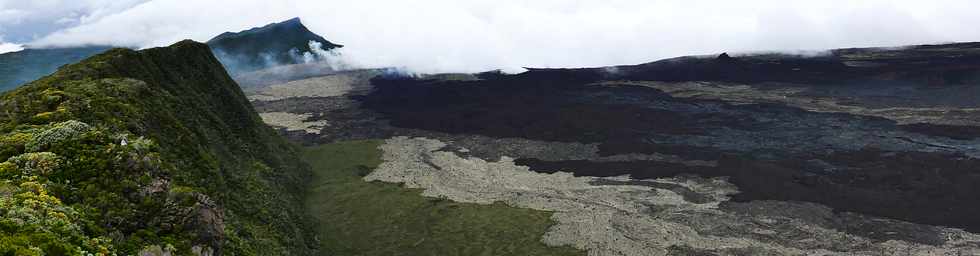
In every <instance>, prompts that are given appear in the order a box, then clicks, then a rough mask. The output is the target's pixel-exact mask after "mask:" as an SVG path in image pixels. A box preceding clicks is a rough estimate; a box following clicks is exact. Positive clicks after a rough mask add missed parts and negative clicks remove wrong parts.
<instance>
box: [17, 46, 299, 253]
mask: <svg viewBox="0 0 980 256" xmlns="http://www.w3.org/2000/svg"><path fill="white" fill-rule="evenodd" d="M0 110H2V111H0V132H2V133H3V134H4V135H3V137H2V139H0V157H2V158H3V159H7V160H6V162H4V163H2V164H0V178H2V180H3V183H2V184H0V195H3V197H2V201H0V204H3V205H4V206H5V207H2V208H0V209H2V210H0V226H2V228H0V234H2V235H4V236H8V237H13V238H15V239H10V240H9V242H7V241H5V244H2V245H0V254H4V253H6V252H8V251H11V252H12V251H18V250H21V251H31V250H34V251H37V250H40V251H44V252H46V253H48V254H59V253H66V254H75V252H79V251H87V252H101V253H112V252H118V253H120V254H135V253H137V252H140V251H143V252H154V251H156V252H166V251H171V252H177V253H181V254H185V253H191V252H198V253H207V252H208V251H210V252H214V253H219V254H221V253H228V254H232V255H283V254H288V255H304V254H312V253H313V252H314V249H315V248H314V247H315V241H314V235H313V234H312V231H311V230H310V229H309V227H310V226H311V225H308V224H309V223H308V221H309V219H308V218H307V217H306V215H304V213H303V210H302V205H301V202H302V193H303V189H304V187H305V180H307V178H308V176H309V169H308V167H306V166H305V165H304V164H302V162H301V161H299V159H298V158H297V156H298V154H297V152H296V149H295V148H294V147H293V146H292V145H290V144H288V143H287V142H285V141H283V140H282V139H281V138H279V137H278V136H276V135H275V133H274V131H273V130H271V129H270V128H268V127H267V126H265V125H264V124H262V122H261V120H260V118H259V117H258V115H257V114H256V113H255V111H254V110H253V109H252V107H251V105H250V104H249V103H248V101H247V99H246V98H245V97H244V95H243V94H242V92H241V90H240V89H239V87H238V85H237V84H236V83H235V82H234V81H233V80H232V79H231V78H230V77H229V76H228V74H227V73H226V72H225V70H224V69H223V68H222V66H221V64H220V63H219V62H218V60H217V59H216V58H215V57H214V56H213V55H212V54H211V51H210V49H209V48H208V46H207V45H205V44H201V43H196V42H192V41H183V42H179V43H177V44H174V45H172V46H170V47H163V48H153V49H147V50H142V51H132V50H127V49H114V50H110V51H108V52H105V53H103V54H100V55H97V56H94V57H92V58H89V59H86V60H84V61H82V62H80V63H78V64H73V65H69V66H66V67H64V68H62V69H61V70H59V71H58V72H56V73H55V74H52V75H50V76H47V77H44V78H42V79H40V80H37V81H35V82H32V83H30V84H27V85H25V86H23V87H21V88H18V89H16V90H14V91H10V92H7V93H5V94H3V95H2V96H0ZM37 198H41V199H37ZM35 202H43V204H44V205H45V206H46V207H48V208H50V210H46V211H41V212H33V213H31V212H29V211H26V210H24V211H20V210H17V209H19V208H17V207H15V206H19V207H21V208H24V209H28V208H33V209H38V208H37V207H28V206H29V205H31V204H34V203H35ZM8 206H9V207H8ZM46 209H47V208H46ZM52 213H58V214H52ZM51 216H54V217H51ZM55 217H56V218H55ZM24 220H40V221H24ZM52 227H58V228H52ZM42 231H43V232H42ZM37 233H43V234H45V235H35V234H37Z"/></svg>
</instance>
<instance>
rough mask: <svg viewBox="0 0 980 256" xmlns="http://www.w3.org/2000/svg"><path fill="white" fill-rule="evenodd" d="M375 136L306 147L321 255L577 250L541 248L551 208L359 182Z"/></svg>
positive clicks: (374, 150)
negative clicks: (487, 202) (445, 196)
mask: <svg viewBox="0 0 980 256" xmlns="http://www.w3.org/2000/svg"><path fill="white" fill-rule="evenodd" d="M381 143H382V141H380V140H368V141H352V142H341V143H334V144H328V145H321V146H316V147H311V148H308V149H307V150H306V151H305V153H304V156H303V158H304V159H306V161H307V162H309V163H310V165H311V166H312V168H313V172H314V175H315V178H314V181H313V183H312V186H311V191H310V194H309V197H308V199H307V209H308V210H309V211H310V213H311V214H312V215H313V216H314V217H315V218H317V219H318V220H319V227H318V231H319V235H320V236H319V238H320V241H321V246H322V253H323V254H324V255H584V254H585V253H584V252H582V251H579V250H575V249H573V248H571V247H549V246H547V245H545V244H543V243H542V242H541V241H540V240H541V236H542V235H544V233H545V232H546V231H547V229H548V227H549V226H551V225H552V224H554V223H553V222H552V220H551V213H549V212H542V211H536V210H530V209H519V208H513V207H509V206H506V205H503V204H493V205H480V204H467V203H456V202H452V201H448V200H442V199H437V198H428V197H423V196H421V195H420V193H421V192H422V191H421V190H420V189H408V188H404V187H402V186H400V185H398V184H390V183H381V182H365V181H364V180H362V177H363V176H364V175H366V174H367V173H369V172H370V170H373V169H374V168H375V167H377V166H378V165H379V164H381V150H379V149H378V146H379V145H380V144H381Z"/></svg>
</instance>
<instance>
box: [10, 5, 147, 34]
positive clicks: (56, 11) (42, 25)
mask: <svg viewBox="0 0 980 256" xmlns="http://www.w3.org/2000/svg"><path fill="white" fill-rule="evenodd" d="M146 1H149V0H0V32H3V33H5V34H6V36H7V39H8V40H11V41H15V42H23V41H30V40H34V39H36V38H37V37H40V36H44V35H46V34H48V33H51V32H53V31H56V30H60V29H63V28H67V27H72V26H77V25H81V24H86V23H87V22H90V21H94V20H98V19H100V18H102V17H103V16H105V15H108V14H112V13H118V12H121V11H124V10H126V9H128V8H130V7H132V6H135V5H137V4H139V3H142V2H146Z"/></svg>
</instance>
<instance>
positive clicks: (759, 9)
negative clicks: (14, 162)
mask: <svg viewBox="0 0 980 256" xmlns="http://www.w3.org/2000/svg"><path fill="white" fill-rule="evenodd" d="M977 13H980V4H977V3H976V2H975V1H972V0H935V1H905V0H820V1H784V0H740V1H729V0H717V1H709V0H680V1H665V0H659V1H658V0H527V1H518V0H417V1H396V0H386V1H382V0H359V1H349V0H345V1H339V0H277V1H269V0H29V1H27V0H0V52H3V51H12V50H17V49H19V48H20V46H21V45H28V47H54V46H74V45H84V44H110V45H116V46H127V47H136V48H145V47H155V46H165V45H168V44H171V43H174V42H177V41H179V40H181V39H193V40H197V41H206V40H207V39H209V38H211V37H213V36H215V35H218V34H220V33H221V32H225V31H239V30H243V29H247V28H251V27H255V26H261V25H264V24H268V23H271V22H277V21H281V20H285V19H289V18H292V17H300V18H301V19H302V20H303V22H304V23H305V24H306V25H307V26H308V27H309V28H310V29H311V30H312V31H314V32H316V33H317V34H320V35H322V36H324V37H325V38H327V39H328V40H330V41H332V42H335V43H339V44H343V45H345V46H346V47H345V48H344V49H342V52H341V53H342V54H343V56H344V59H345V61H347V62H349V63H351V64H352V65H355V66H359V67H402V68H406V69H410V70H413V71H417V72H427V73H432V72H477V71H486V70H492V69H504V70H505V71H515V72H516V71H520V68H521V67H592V66H608V65H619V64H637V63H644V62H649V61H654V60H657V59H663V58H669V57H676V56H682V55H700V54H718V53H721V52H756V51H785V52H798V51H808V50H820V49H830V48H841V47H864V46H900V45H909V44H924V43H943V42H957V41H958V42H963V41H980V30H978V29H976V28H975V24H980V15H977Z"/></svg>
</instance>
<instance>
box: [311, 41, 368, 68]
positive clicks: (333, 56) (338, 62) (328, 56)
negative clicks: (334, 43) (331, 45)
mask: <svg viewBox="0 0 980 256" xmlns="http://www.w3.org/2000/svg"><path fill="white" fill-rule="evenodd" d="M309 46H310V51H309V52H304V53H303V56H302V60H301V61H300V62H302V63H306V64H311V63H318V64H322V65H325V66H327V67H329V68H330V69H331V70H335V71H340V70H349V69H354V68H356V66H355V65H353V64H352V63H350V62H349V61H348V60H345V59H344V56H343V54H341V52H340V50H341V49H340V48H335V49H330V50H326V49H323V44H322V43H320V42H317V41H312V40H311V41H310V43H309Z"/></svg>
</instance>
